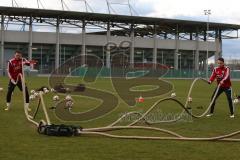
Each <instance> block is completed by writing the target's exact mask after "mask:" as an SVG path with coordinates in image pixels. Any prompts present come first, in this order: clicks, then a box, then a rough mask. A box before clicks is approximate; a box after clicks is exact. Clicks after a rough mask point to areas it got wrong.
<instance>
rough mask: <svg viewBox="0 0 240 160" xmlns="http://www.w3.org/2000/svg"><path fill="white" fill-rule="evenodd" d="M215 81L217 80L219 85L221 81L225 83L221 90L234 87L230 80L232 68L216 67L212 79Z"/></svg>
mask: <svg viewBox="0 0 240 160" xmlns="http://www.w3.org/2000/svg"><path fill="white" fill-rule="evenodd" d="M215 79H217V83H218V84H219V83H220V82H221V81H222V82H223V84H222V85H221V86H220V87H221V88H230V87H231V85H232V84H231V80H230V68H229V67H227V66H223V67H215V68H214V69H213V72H212V75H211V77H210V81H211V82H213V81H214V80H215Z"/></svg>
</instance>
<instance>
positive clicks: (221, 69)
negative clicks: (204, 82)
mask: <svg viewBox="0 0 240 160" xmlns="http://www.w3.org/2000/svg"><path fill="white" fill-rule="evenodd" d="M217 64H218V67H215V68H214V69H213V72H212V75H211V77H210V80H209V84H211V83H212V82H213V81H214V80H215V79H216V80H217V84H219V85H220V88H219V90H218V93H217V95H216V98H215V100H214V102H213V104H212V106H211V109H210V113H209V114H208V115H207V117H210V116H212V115H213V112H214V106H215V101H216V99H217V98H218V96H219V95H220V94H222V93H223V92H225V94H226V96H227V100H228V105H229V109H230V118H234V109H233V102H232V88H231V85H232V84H231V80H230V68H229V67H227V66H225V65H224V59H223V58H218V60H217ZM215 92H216V90H215V91H214V93H213V95H212V99H213V97H214V95H215Z"/></svg>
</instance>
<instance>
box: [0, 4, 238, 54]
mask: <svg viewBox="0 0 240 160" xmlns="http://www.w3.org/2000/svg"><path fill="white" fill-rule="evenodd" d="M14 1H15V2H16V3H17V4H18V6H19V7H27V8H37V1H40V2H41V3H42V5H43V6H44V8H47V9H56V10H60V9H62V5H61V0H1V1H0V6H11V5H12V2H14ZM63 1H64V3H65V4H66V6H67V7H68V8H69V9H70V10H73V11H82V12H84V11H86V7H85V3H84V0H63ZM86 1H87V4H88V5H89V6H90V7H87V9H88V10H90V8H91V9H92V10H93V11H94V12H97V13H98V12H99V13H108V7H107V3H106V0H86ZM108 1H109V2H110V3H111V7H112V9H111V12H112V13H114V11H115V12H117V13H118V14H126V15H130V10H129V7H128V6H127V5H119V4H114V3H121V4H127V3H128V0H108ZM129 1H130V4H131V6H132V8H133V9H134V10H135V11H137V14H138V15H139V16H147V17H160V18H177V19H185V20H195V21H207V16H206V15H204V10H205V9H211V15H210V17H209V18H210V21H212V22H220V23H231V24H239V25H240V9H239V6H240V1H239V0H228V1H224V3H223V2H222V1H219V0H199V1H194V0H165V1H163V0H129ZM15 2H14V5H16V4H15ZM66 6H64V8H65V9H67V7H66ZM40 7H41V8H42V6H41V5H40ZM239 35H240V34H239ZM239 44H240V40H224V41H223V55H224V57H228V58H229V57H238V58H240V45H239Z"/></svg>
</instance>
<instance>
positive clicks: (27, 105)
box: [17, 81, 31, 111]
mask: <svg viewBox="0 0 240 160" xmlns="http://www.w3.org/2000/svg"><path fill="white" fill-rule="evenodd" d="M17 86H18V88H19V90H20V91H23V89H22V82H21V81H18V83H17ZM25 97H26V99H25V100H26V104H25V105H26V106H24V107H26V108H27V109H28V111H31V109H30V108H29V93H28V88H27V86H26V85H25Z"/></svg>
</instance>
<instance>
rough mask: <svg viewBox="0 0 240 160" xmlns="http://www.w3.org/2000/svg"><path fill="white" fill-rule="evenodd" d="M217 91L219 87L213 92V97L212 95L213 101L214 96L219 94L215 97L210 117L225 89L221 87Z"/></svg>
mask: <svg viewBox="0 0 240 160" xmlns="http://www.w3.org/2000/svg"><path fill="white" fill-rule="evenodd" d="M216 91H217V88H216V89H215V90H214V92H213V94H212V97H211V101H212V100H213V98H214V95H215V94H217V95H216V97H215V99H214V101H213V103H212V105H211V108H210V113H209V114H208V115H207V116H208V117H209V116H211V115H212V114H213V112H214V108H215V104H216V100H217V98H218V97H219V96H220V95H221V94H222V92H223V89H222V88H219V90H218V92H217V93H216Z"/></svg>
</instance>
